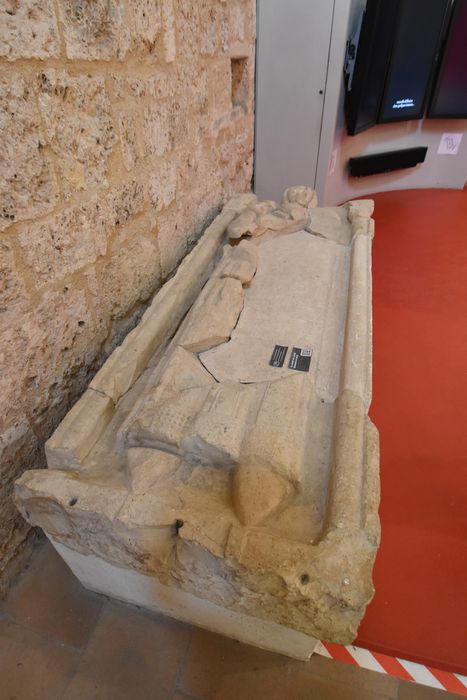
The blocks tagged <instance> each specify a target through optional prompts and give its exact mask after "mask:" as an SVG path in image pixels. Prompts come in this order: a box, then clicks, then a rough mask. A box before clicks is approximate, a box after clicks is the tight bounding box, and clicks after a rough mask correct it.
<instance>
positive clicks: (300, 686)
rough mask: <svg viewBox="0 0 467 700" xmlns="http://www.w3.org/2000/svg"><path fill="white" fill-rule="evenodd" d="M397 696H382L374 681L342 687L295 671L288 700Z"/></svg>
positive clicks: (368, 699) (364, 699)
mask: <svg viewBox="0 0 467 700" xmlns="http://www.w3.org/2000/svg"><path fill="white" fill-rule="evenodd" d="M362 673H363V672H362ZM388 698H393V699H394V700H395V699H396V698H397V695H391V696H389V695H381V694H380V693H378V691H377V690H376V689H375V688H374V685H373V683H372V679H371V678H370V679H368V680H367V682H366V683H365V682H362V679H361V678H358V679H357V682H356V683H355V684H348V685H340V684H338V683H333V682H332V681H330V680H325V679H324V678H320V677H319V676H313V675H311V674H309V673H307V672H306V671H305V670H301V671H300V670H298V669H295V670H294V673H292V674H291V675H290V677H289V680H288V684H287V694H286V699H287V700H387V699H388Z"/></svg>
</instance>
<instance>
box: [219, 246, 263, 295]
mask: <svg viewBox="0 0 467 700" xmlns="http://www.w3.org/2000/svg"><path fill="white" fill-rule="evenodd" d="M257 267H258V248H257V247H256V246H255V245H253V243H250V242H249V241H240V243H239V244H238V245H236V246H230V245H226V246H224V249H223V251H222V259H221V261H220V263H219V265H218V266H217V268H216V270H215V272H214V274H216V275H218V276H219V277H233V278H234V279H237V280H239V281H240V282H241V283H242V284H243V285H246V284H249V283H250V282H251V280H252V279H253V277H254V274H255V272H256V268H257Z"/></svg>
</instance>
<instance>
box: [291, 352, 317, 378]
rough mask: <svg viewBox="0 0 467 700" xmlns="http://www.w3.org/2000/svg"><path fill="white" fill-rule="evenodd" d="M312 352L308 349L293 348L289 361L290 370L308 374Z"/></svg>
mask: <svg viewBox="0 0 467 700" xmlns="http://www.w3.org/2000/svg"><path fill="white" fill-rule="evenodd" d="M311 354H312V351H311V350H309V349H308V348H293V350H292V354H291V356H290V360H289V369H296V370H297V371H299V372H308V371H309V369H310V362H311Z"/></svg>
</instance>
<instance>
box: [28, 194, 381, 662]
mask: <svg viewBox="0 0 467 700" xmlns="http://www.w3.org/2000/svg"><path fill="white" fill-rule="evenodd" d="M253 204H254V200H253V199H252V198H251V197H242V198H239V199H237V200H235V201H233V202H231V203H230V204H229V205H228V206H227V207H226V208H225V209H224V211H223V213H222V214H221V215H220V216H219V217H218V218H217V219H216V221H215V222H214V223H213V224H212V225H211V227H209V229H208V231H207V232H206V234H205V236H204V237H203V238H202V239H201V241H200V242H199V243H198V245H197V246H196V247H195V249H194V250H193V251H192V252H191V253H190V255H189V256H187V258H186V259H185V260H184V262H183V263H182V265H181V266H180V268H179V270H178V272H177V274H176V275H175V276H174V277H173V278H172V279H171V280H170V281H169V282H168V283H167V284H166V285H165V286H164V287H163V288H162V290H161V292H160V293H159V294H158V295H156V297H155V298H154V300H153V302H152V303H151V305H150V307H149V308H148V310H147V311H146V313H145V314H144V316H143V318H142V320H141V322H140V324H139V325H138V326H137V327H136V328H135V329H134V330H133V331H132V333H130V334H129V336H128V337H127V339H126V340H125V341H124V343H123V344H122V346H120V348H118V349H117V350H116V351H115V352H114V353H113V354H112V356H111V357H110V358H109V360H108V361H107V363H106V364H105V365H104V367H103V368H102V369H101V370H100V372H99V373H98V374H97V376H96V377H95V379H94V380H93V382H91V388H90V389H88V392H87V394H86V395H85V397H84V398H83V399H82V401H81V402H79V403H78V404H77V405H76V406H75V408H74V409H73V411H72V412H71V413H70V414H68V417H67V419H66V420H65V421H64V422H63V423H62V426H61V427H60V428H59V429H58V431H57V432H56V433H55V435H54V437H53V438H52V440H51V441H50V442H49V445H48V449H49V450H51V448H53V451H52V452H50V462H51V463H50V464H49V467H53V469H49V470H48V471H47V472H46V473H45V474H43V475H42V476H41V475H40V474H39V473H37V472H29V473H28V474H26V475H24V476H23V477H21V479H20V480H19V481H18V486H17V496H16V497H17V499H18V502H19V504H20V508H21V510H22V512H23V514H24V515H26V517H27V518H28V520H29V521H30V522H31V523H32V524H37V525H41V526H42V527H44V528H45V529H46V531H47V533H48V534H49V535H50V536H51V537H52V538H53V540H54V541H55V542H56V543H58V545H59V546H61V545H65V546H66V547H67V548H69V551H70V552H75V553H79V554H82V555H86V556H90V555H93V556H95V557H97V562H103V566H104V565H105V566H106V565H107V564H109V565H111V566H112V567H113V568H112V571H114V570H118V568H120V570H123V571H124V573H123V574H122V576H123V577H127V576H129V577H130V578H131V575H132V574H133V573H134V574H137V575H138V577H139V576H140V575H141V576H143V577H146V578H144V579H143V580H144V581H146V580H147V579H148V581H149V583H148V585H149V586H150V585H151V582H152V581H154V586H156V585H157V586H158V585H160V584H162V585H163V586H165V587H166V588H167V595H168V596H169V597H170V596H171V595H173V596H174V597H175V598H174V599H176V600H180V597H179V594H180V595H181V594H182V593H183V594H189V595H190V596H194V600H199V601H201V602H203V601H204V603H207V602H209V604H213V605H217V606H221V607H222V608H224V609H226V610H228V611H230V613H232V614H234V615H236V614H240V613H241V614H242V615H247V616H248V617H249V618H251V620H252V621H253V623H254V624H256V620H268V621H270V622H274V623H275V624H279V625H283V626H285V627H287V628H289V629H290V630H295V631H297V632H300V633H304V634H305V635H309V636H310V635H312V636H316V637H319V638H324V639H328V640H331V641H334V642H339V643H347V642H350V641H351V640H352V639H353V637H354V636H355V634H356V630H357V627H358V624H359V622H360V620H361V617H362V615H363V613H364V610H365V607H366V605H367V604H368V602H369V600H370V599H371V597H372V594H373V586H372V582H371V569H372V565H373V561H374V557H375V553H376V549H377V546H378V543H379V522H378V515H377V507H378V498H379V483H378V440H377V431H376V429H375V428H374V426H373V425H372V423H371V421H370V420H369V418H368V415H367V411H368V403H369V397H370V396H371V393H370V389H371V379H370V376H369V366H371V296H370V290H371V277H370V266H369V261H370V247H371V236H370V235H368V230H367V233H366V234H365V233H364V232H363V222H362V220H365V221H366V222H367V229H369V228H371V226H370V224H369V223H368V222H369V219H368V217H365V216H363V215H362V214H361V213H360V212H359V213H358V214H356V215H355V217H354V219H353V220H352V221H351V229H352V231H351V234H352V235H351V236H347V239H346V238H345V236H344V235H343V236H342V240H341V241H340V242H336V240H330V239H328V238H326V237H324V236H323V235H316V234H315V235H313V234H310V233H309V232H306V231H300V232H297V233H293V234H284V235H282V234H280V233H276V234H275V235H264V236H263V237H259V238H258V239H257V241H255V243H251V242H241V243H240V244H239V246H238V249H239V250H240V249H241V247H242V246H243V250H244V251H245V249H246V252H247V257H248V262H249V264H250V270H249V273H248V274H246V272H245V274H242V280H240V279H237V277H233V276H230V275H229V276H222V275H224V274H225V269H226V265H227V264H231V263H232V259H231V255H232V256H235V254H236V251H237V248H231V249H230V250H227V252H226V251H225V250H223V249H222V246H223V245H224V242H225V235H226V229H227V227H228V226H229V224H230V223H231V222H232V221H233V220H234V219H235V217H236V216H238V214H239V213H240V214H241V211H242V208H244V207H245V206H246V207H251V206H252V205H253ZM268 206H270V205H265V207H264V210H265V211H266V213H264V212H263V213H262V214H261V216H265V215H267V211H268ZM299 206H302V205H299ZM260 210H261V207H258V211H260ZM274 211H275V210H274ZM344 212H345V210H344ZM331 213H332V212H331ZM255 215H256V212H255ZM278 218H280V216H278ZM331 218H332V217H331ZM285 220H288V221H289V222H290V221H292V219H285ZM344 223H345V222H344V220H342V225H343V226H344ZM333 231H334V228H333ZM346 231H347V234H348V229H346ZM335 237H336V236H335ZM337 238H339V236H337ZM253 248H255V249H256V250H257V256H258V259H257V271H256V274H255V276H254V277H251V274H252V270H253V269H254V265H252V260H251V254H252V249H253ZM253 258H254V256H253ZM216 261H217V264H216ZM242 262H243V258H242ZM255 264H256V261H255ZM232 273H233V274H235V266H233V269H232ZM220 275H221V276H220ZM248 278H249V279H248ZM206 279H208V281H207V283H206V284H204V282H205V280H206ZM243 280H245V283H247V284H248V282H249V286H248V287H247V288H246V289H245V290H243V287H242V281H243ZM203 284H204V286H203ZM243 297H244V298H245V306H244V308H243V310H242V304H243ZM236 301H237V302H239V303H238V305H237V306H236ZM240 301H241V303H240ZM189 309H190V310H189ZM187 311H188V313H187V314H186V312H187ZM238 314H240V318H239V322H238V324H237V325H236V328H235V331H234V334H233V335H232V338H231V339H230V340H228V338H229V336H230V334H231V332H232V328H233V326H234V325H235V324H236V319H237V316H238ZM252 319H253V321H252ZM243 323H245V328H247V329H248V328H249V334H248V336H247V339H248V340H249V342H250V347H249V348H247V347H246V348H245V349H244V350H241V352H239V347H238V346H236V334H238V336H239V337H241V333H242V324H243ZM274 324H276V325H274ZM223 325H225V329H226V330H225V331H223V332H222V333H221V332H220V331H219V328H220V327H221V326H223ZM269 326H272V328H273V331H274V332H273V334H272V335H268V334H269V331H270V328H269ZM281 334H282V335H281ZM214 336H216V342H221V345H219V346H218V347H217V348H215V349H211V350H209V351H207V352H203V353H201V355H200V356H198V354H197V352H198V350H199V345H200V344H201V345H202V344H203V343H205V342H206V339H207V338H208V339H210V340H209V342H212V338H213V337H214ZM222 340H223V341H224V342H222ZM276 344H283V345H284V346H287V350H288V352H287V353H286V356H285V361H284V364H283V366H282V367H280V366H270V364H269V360H270V357H271V354H272V351H273V350H274V346H275V345H276ZM292 348H297V349H298V351H297V352H298V355H297V353H296V352H294V354H292ZM298 357H299V358H300V359H301V361H302V362H305V361H306V358H309V360H310V365H309V367H307V366H306V364H305V365H304V366H302V367H300V366H299V365H298V364H297V362H298V360H297V358H298ZM293 358H295V359H293ZM216 363H217V364H216ZM300 370H301V371H300ZM96 397H98V399H97V403H96ZM89 402H90V403H91V404H92V405H88V404H89ZM97 404H98V405H97ZM70 468H71V469H72V470H73V474H70V473H68V474H67V473H66V472H67V470H68V472H69V470H70ZM71 477H72V478H71ZM67 551H68V550H67ZM80 561H81V559H80ZM92 561H94V560H92ZM92 570H94V571H95V569H89V570H88V569H86V571H87V573H86V577H84V578H83V580H85V581H86V583H87V585H90V586H93V585H97V584H93V582H92V581H93V579H92V573H91V571H92ZM88 575H89V576H90V577H91V578H87V576H88ZM125 580H127V579H126V578H125ZM137 580H138V581H140V580H141V579H140V578H138V579H137ZM122 585H123V584H122ZM101 590H102V589H101ZM104 590H105V589H104ZM109 590H111V591H114V590H115V589H114V588H111V589H109ZM139 590H141V589H139ZM171 591H172V593H170V592H171ZM141 596H142V594H141ZM133 600H135V598H133ZM136 600H140V602H145V601H146V598H145V597H144V596H142V597H141V598H138V594H136ZM186 600H188V599H186ZM190 600H191V601H192V603H190V605H194V603H193V599H192V598H190ZM201 602H200V605H201ZM187 605H188V603H187ZM203 609H204V608H203ZM183 610H184V612H183V613H182V612H181V610H179V609H178V608H177V607H173V608H171V614H174V615H175V616H177V615H178V616H180V617H183V616H185V619H186V617H187V615H188V617H190V616H191V617H190V619H196V621H197V622H201V624H203V619H202V618H201V619H200V618H199V617H196V618H195V613H194V609H193V608H192V607H190V606H188V608H183ZM187 610H188V612H187ZM204 624H206V625H207V624H208V622H207V621H205V622H204ZM227 631H228V632H229V633H231V634H233V631H232V628H231V627H228V629H227ZM282 650H283V651H284V652H286V653H287V652H288V651H289V653H291V652H290V650H288V649H287V647H283V649H282Z"/></svg>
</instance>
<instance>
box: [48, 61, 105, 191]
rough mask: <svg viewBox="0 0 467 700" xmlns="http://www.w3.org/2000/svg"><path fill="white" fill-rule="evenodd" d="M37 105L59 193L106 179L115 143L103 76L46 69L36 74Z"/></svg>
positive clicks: (100, 183) (103, 182)
mask: <svg viewBox="0 0 467 700" xmlns="http://www.w3.org/2000/svg"><path fill="white" fill-rule="evenodd" d="M38 85H39V98H38V99H39V108H40V111H41V116H42V120H43V123H44V127H45V133H46V137H47V139H48V141H49V143H50V147H51V148H52V150H53V151H54V153H55V154H56V155H57V157H58V159H59V160H58V165H59V168H60V172H61V175H62V178H63V183H64V188H65V194H66V195H68V196H70V195H71V194H73V193H74V192H75V191H77V190H83V189H87V188H89V187H90V186H92V185H102V184H106V174H107V165H108V159H109V156H110V153H111V151H112V148H113V146H114V144H115V142H116V136H115V131H114V125H113V122H112V119H111V117H110V104H109V101H108V97H107V94H106V91H105V85H104V80H103V78H93V77H91V76H78V77H75V76H72V75H69V74H68V73H67V72H66V71H63V70H54V69H48V70H44V71H42V72H41V73H40V74H39V79H38Z"/></svg>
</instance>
